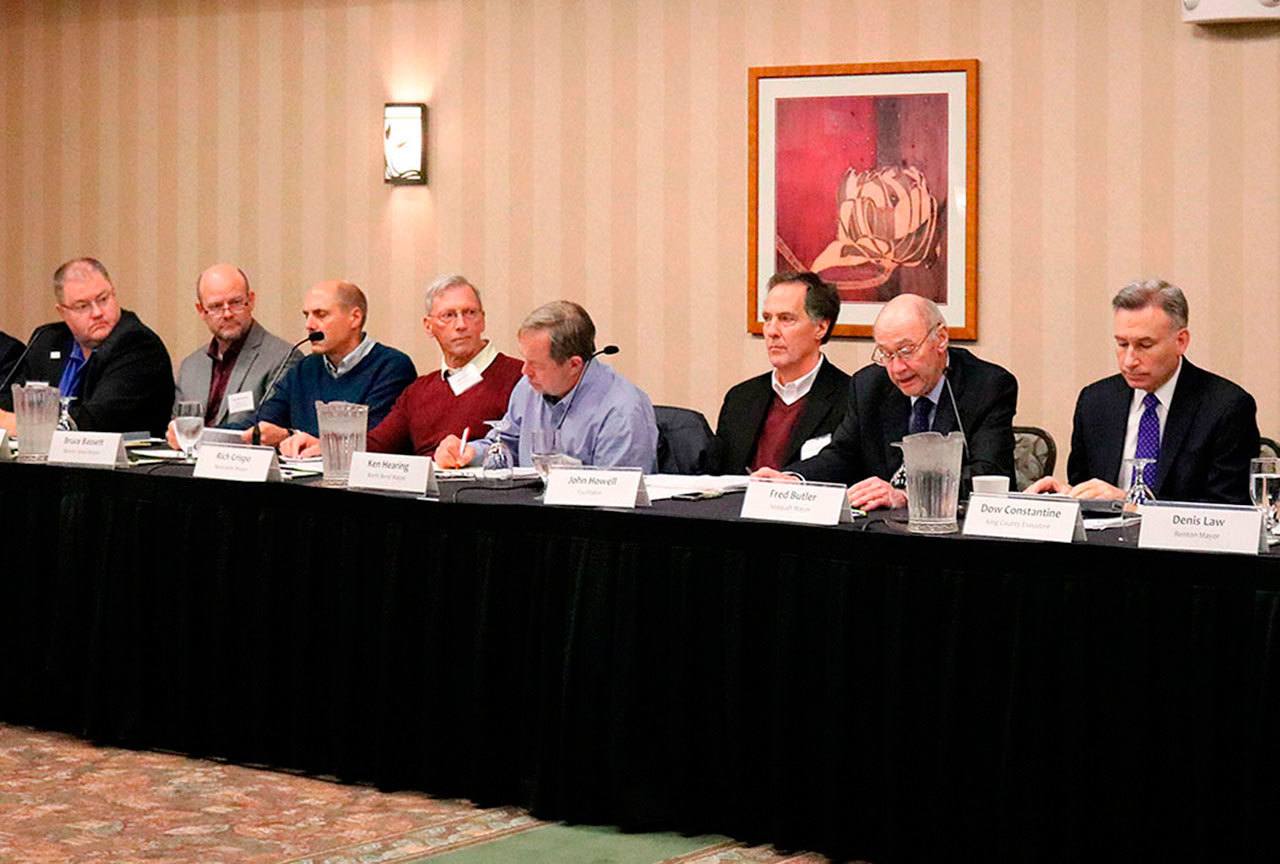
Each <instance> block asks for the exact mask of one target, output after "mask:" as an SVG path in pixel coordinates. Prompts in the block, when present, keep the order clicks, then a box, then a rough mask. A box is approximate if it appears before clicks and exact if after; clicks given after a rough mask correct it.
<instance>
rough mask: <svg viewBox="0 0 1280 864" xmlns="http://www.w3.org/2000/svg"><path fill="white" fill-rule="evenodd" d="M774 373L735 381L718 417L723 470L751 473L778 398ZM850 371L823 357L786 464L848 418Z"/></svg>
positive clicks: (719, 445)
mask: <svg viewBox="0 0 1280 864" xmlns="http://www.w3.org/2000/svg"><path fill="white" fill-rule="evenodd" d="M772 377H773V373H772V372H766V373H765V374H763V375H757V376H756V377H755V378H749V379H747V380H746V381H743V382H742V383H741V384H735V385H734V386H733V387H732V388H731V389H730V390H729V392H728V393H726V394H725V397H724V404H723V405H721V406H720V419H719V420H718V421H716V452H717V464H718V465H719V473H721V474H746V473H748V472H749V471H750V463H751V457H752V455H753V454H754V453H755V452H756V442H757V441H758V440H759V439H760V430H761V429H763V428H764V418H765V416H766V415H767V414H768V413H769V406H770V405H771V404H772V403H773V385H772V383H770V382H771V379H772ZM848 386H849V376H848V375H846V374H845V373H844V371H843V370H841V369H840V368H839V367H838V366H836V365H834V364H833V363H832V362H831V361H830V360H826V359H824V360H823V361H822V366H821V367H819V369H818V374H817V376H816V377H815V378H814V379H813V387H811V388H810V389H809V395H807V396H806V397H805V405H804V410H803V411H802V412H801V413H800V421H799V422H798V423H796V426H795V429H794V430H793V431H792V433H791V441H790V442H789V443H788V444H787V453H786V458H785V459H783V460H782V461H783V464H784V465H785V464H786V463H788V462H794V461H796V460H797V459H799V458H800V447H801V445H802V444H804V442H806V441H808V440H809V439H810V438H817V437H819V436H822V435H829V434H831V433H832V432H834V431H835V430H836V427H837V426H839V425H840V420H841V418H843V417H844V409H845V404H846V400H845V388H846V387H848Z"/></svg>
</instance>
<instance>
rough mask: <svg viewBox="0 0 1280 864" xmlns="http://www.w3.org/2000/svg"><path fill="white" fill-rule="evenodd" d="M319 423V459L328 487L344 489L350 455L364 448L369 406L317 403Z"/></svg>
mask: <svg viewBox="0 0 1280 864" xmlns="http://www.w3.org/2000/svg"><path fill="white" fill-rule="evenodd" d="M316 419H317V420H318V421H319V423H320V459H321V462H322V464H323V466H324V480H322V481H321V483H322V484H323V485H325V486H345V485H347V477H348V476H349V475H350V474H351V454H352V453H355V452H356V451H357V450H364V449H365V436H367V435H368V433H369V406H368V405H357V404H355V403H353V402H316Z"/></svg>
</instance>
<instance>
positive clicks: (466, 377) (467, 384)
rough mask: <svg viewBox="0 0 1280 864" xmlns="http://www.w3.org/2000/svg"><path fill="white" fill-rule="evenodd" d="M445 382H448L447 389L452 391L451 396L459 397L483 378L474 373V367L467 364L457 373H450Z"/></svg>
mask: <svg viewBox="0 0 1280 864" xmlns="http://www.w3.org/2000/svg"><path fill="white" fill-rule="evenodd" d="M445 380H446V381H448V382H449V389H450V390H452V391H453V395H454V396H461V395H462V394H463V393H466V392H467V391H468V390H470V389H471V388H472V387H474V386H476V385H477V384H479V383H480V382H481V381H483V380H484V376H483V375H481V374H480V373H479V372H477V371H476V367H474V366H472V365H471V364H470V363H468V364H467V365H466V366H463V367H462V368H461V369H459V370H458V371H457V372H450V373H449V377H448V378H446V379H445Z"/></svg>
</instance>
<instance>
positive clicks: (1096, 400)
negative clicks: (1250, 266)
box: [1027, 279, 1258, 504]
mask: <svg viewBox="0 0 1280 864" xmlns="http://www.w3.org/2000/svg"><path fill="white" fill-rule="evenodd" d="M1111 306H1112V308H1113V309H1114V310H1115V340H1116V361H1117V363H1118V365H1119V367H1120V373H1119V374H1118V375H1112V376H1111V377H1110V378H1104V379H1102V380H1101V381H1096V382H1094V383H1093V384H1090V385H1089V386H1088V387H1086V388H1084V390H1082V391H1080V398H1079V399H1078V400H1076V413H1075V419H1074V421H1073V423H1072V430H1071V456H1070V458H1069V459H1068V460H1067V480H1068V481H1069V482H1070V484H1071V485H1067V484H1064V483H1062V482H1061V481H1060V480H1057V479H1055V478H1053V477H1045V478H1044V479H1042V480H1039V481H1037V482H1036V483H1034V484H1032V486H1031V487H1030V488H1028V490H1027V491H1028V492H1064V493H1067V494H1070V495H1072V496H1073V497H1076V498H1100V499H1120V498H1124V497H1125V490H1127V489H1128V488H1129V486H1130V485H1132V483H1133V480H1134V476H1133V475H1134V474H1135V473H1136V472H1135V470H1134V469H1132V468H1130V469H1129V470H1125V466H1124V460H1125V459H1132V458H1148V459H1153V460H1155V461H1154V463H1152V464H1150V465H1148V466H1147V467H1146V468H1145V469H1144V472H1143V478H1144V479H1145V480H1146V481H1147V485H1148V486H1150V487H1151V489H1152V491H1153V492H1154V493H1155V495H1156V497H1157V498H1161V499H1165V500H1171V501H1214V502H1226V503H1231V504H1247V503H1249V460H1250V459H1251V458H1253V457H1255V456H1257V455H1258V424H1257V406H1256V405H1255V404H1254V401H1253V397H1252V396H1250V395H1249V394H1248V393H1246V392H1245V391H1244V390H1242V389H1241V388H1240V387H1238V386H1237V385H1235V384H1233V383H1232V382H1230V381H1228V380H1227V379H1226V378H1222V377H1221V376H1218V375H1214V374H1213V373H1212V372H1206V371H1205V370H1203V369H1201V368H1199V367H1198V366H1196V365H1194V364H1193V363H1192V362H1191V361H1190V360H1187V359H1186V358H1185V357H1184V356H1183V354H1185V353H1186V350H1187V345H1188V344H1189V343H1190V341H1191V333H1190V332H1189V331H1188V330H1187V316H1188V309H1187V298H1186V297H1185V296H1183V294H1182V291H1181V290H1180V289H1179V288H1177V287H1176V286H1174V285H1170V284H1169V283H1168V282H1164V281H1162V280H1158V279H1152V280H1146V281H1141V282H1133V283H1130V284H1129V285H1126V286H1125V287H1124V288H1121V289H1120V292H1119V293H1118V294H1116V296H1115V297H1114V298H1113V299H1112V301H1111Z"/></svg>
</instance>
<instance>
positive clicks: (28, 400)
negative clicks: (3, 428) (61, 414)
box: [13, 381, 60, 462]
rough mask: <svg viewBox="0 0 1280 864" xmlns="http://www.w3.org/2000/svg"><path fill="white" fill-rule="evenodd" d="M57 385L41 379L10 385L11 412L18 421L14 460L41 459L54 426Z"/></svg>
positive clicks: (46, 450)
mask: <svg viewBox="0 0 1280 864" xmlns="http://www.w3.org/2000/svg"><path fill="white" fill-rule="evenodd" d="M59 398H60V394H59V393H58V388H57V387H50V386H49V385H48V384H46V383H45V382H43V381H28V382H27V384H26V386H23V385H21V384H14V385H13V413H14V415H15V417H14V419H15V420H16V421H17V424H18V461H19V462H45V461H47V460H48V458H49V441H50V439H52V438H53V433H54V430H55V429H57V426H58V400H59Z"/></svg>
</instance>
